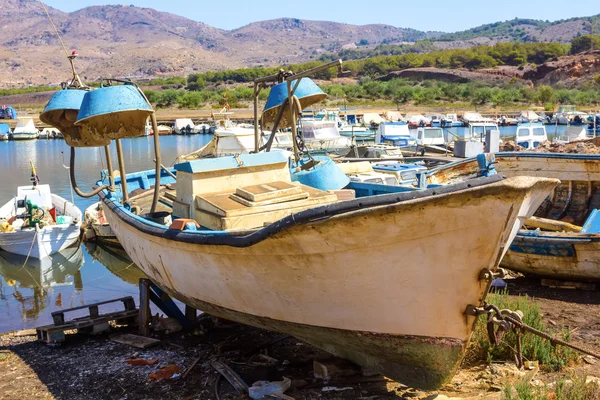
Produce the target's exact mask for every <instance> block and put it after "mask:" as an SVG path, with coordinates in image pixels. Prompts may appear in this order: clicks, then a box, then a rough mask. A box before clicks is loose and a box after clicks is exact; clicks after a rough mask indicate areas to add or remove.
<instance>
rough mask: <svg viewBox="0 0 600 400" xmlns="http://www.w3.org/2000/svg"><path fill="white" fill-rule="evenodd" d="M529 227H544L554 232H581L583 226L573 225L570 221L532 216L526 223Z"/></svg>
mask: <svg viewBox="0 0 600 400" xmlns="http://www.w3.org/2000/svg"><path fill="white" fill-rule="evenodd" d="M524 225H525V226H526V227H528V228H533V229H537V228H540V229H544V230H547V231H553V232H579V231H581V226H578V225H573V224H570V223H568V222H562V221H556V220H553V219H547V218H539V217H531V218H529V219H528V220H527V221H525V224H524Z"/></svg>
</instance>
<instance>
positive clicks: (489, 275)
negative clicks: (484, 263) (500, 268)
mask: <svg viewBox="0 0 600 400" xmlns="http://www.w3.org/2000/svg"><path fill="white" fill-rule="evenodd" d="M493 279H494V273H493V272H492V271H490V270H489V269H487V268H484V269H482V270H481V272H480V273H479V280H480V281H490V280H493Z"/></svg>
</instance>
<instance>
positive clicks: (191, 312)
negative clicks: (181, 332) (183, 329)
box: [185, 304, 197, 324]
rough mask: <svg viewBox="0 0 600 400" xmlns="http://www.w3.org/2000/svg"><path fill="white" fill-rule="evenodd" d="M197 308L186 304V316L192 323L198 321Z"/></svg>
mask: <svg viewBox="0 0 600 400" xmlns="http://www.w3.org/2000/svg"><path fill="white" fill-rule="evenodd" d="M196 316H197V313H196V309H195V308H194V307H192V306H189V305H187V304H186V305H185V317H186V318H187V319H188V321H190V322H191V323H192V324H195V323H196Z"/></svg>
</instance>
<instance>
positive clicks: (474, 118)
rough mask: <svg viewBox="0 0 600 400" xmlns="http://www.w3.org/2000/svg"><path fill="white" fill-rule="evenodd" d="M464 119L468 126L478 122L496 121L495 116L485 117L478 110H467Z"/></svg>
mask: <svg viewBox="0 0 600 400" xmlns="http://www.w3.org/2000/svg"><path fill="white" fill-rule="evenodd" d="M462 119H463V121H464V124H465V125H466V126H468V125H470V124H476V123H495V121H494V119H493V118H488V117H483V116H482V115H481V114H480V113H478V112H476V111H466V112H465V113H464V114H463V118H462Z"/></svg>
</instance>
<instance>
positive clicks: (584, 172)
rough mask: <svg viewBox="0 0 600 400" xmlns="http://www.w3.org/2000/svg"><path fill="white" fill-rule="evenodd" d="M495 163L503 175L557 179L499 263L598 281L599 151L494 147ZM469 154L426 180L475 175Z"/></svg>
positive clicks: (476, 168)
mask: <svg viewBox="0 0 600 400" xmlns="http://www.w3.org/2000/svg"><path fill="white" fill-rule="evenodd" d="M495 158H496V160H495V164H494V166H495V168H496V169H497V170H498V172H499V173H502V174H504V175H505V176H507V177H511V176H517V175H526V176H538V177H548V178H556V179H560V180H561V183H560V185H558V186H557V187H556V189H555V190H554V192H553V193H552V194H551V195H550V196H549V197H548V198H547V199H546V200H545V201H544V203H543V204H542V205H541V206H540V208H539V209H538V210H537V211H536V212H535V216H536V217H537V218H536V219H531V220H529V221H527V222H526V223H525V227H524V228H523V229H521V230H520V231H519V233H518V235H517V236H516V237H515V240H514V241H513V243H512V245H511V246H510V249H509V251H508V252H507V254H506V256H505V257H504V258H503V259H502V264H501V265H502V266H503V267H506V268H509V269H512V270H515V271H519V272H522V273H526V274H533V275H538V276H542V277H546V278H555V279H567V280H584V281H600V219H599V218H598V212H597V210H598V209H600V168H599V165H600V156H598V155H588V154H557V153H547V154H544V153H522V152H521V153H498V154H496V156H495ZM479 170H480V167H479V166H478V164H477V161H476V160H474V159H467V160H463V161H459V162H457V163H453V164H448V165H446V166H442V167H440V168H439V169H438V170H434V171H432V172H431V176H430V178H429V181H430V182H431V183H452V182H457V181H462V180H464V179H465V178H468V177H473V176H477V174H478V171H479Z"/></svg>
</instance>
